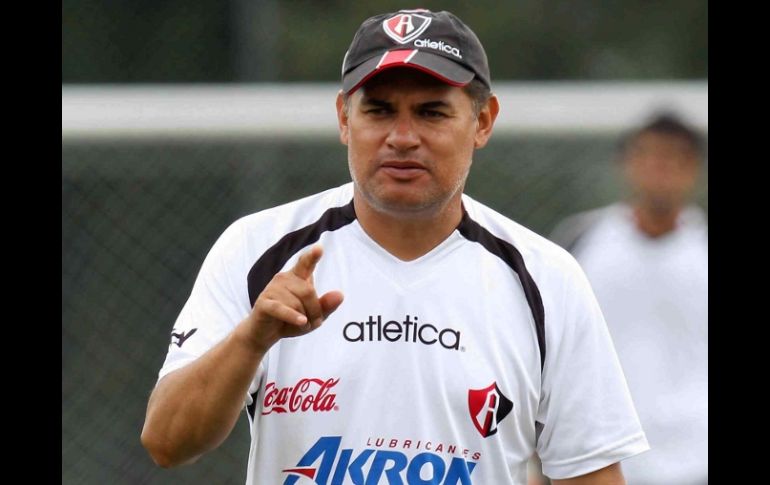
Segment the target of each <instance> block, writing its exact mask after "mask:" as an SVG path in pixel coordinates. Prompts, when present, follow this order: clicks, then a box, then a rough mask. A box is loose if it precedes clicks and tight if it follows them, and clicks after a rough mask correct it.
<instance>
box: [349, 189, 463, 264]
mask: <svg viewBox="0 0 770 485" xmlns="http://www.w3.org/2000/svg"><path fill="white" fill-rule="evenodd" d="M461 194H462V192H459V193H458V194H457V196H456V197H453V198H452V199H451V200H450V201H449V202H448V203H447V204H446V206H444V207H443V208H442V209H441V210H439V211H436V212H431V213H425V214H423V213H417V214H412V213H409V214H401V213H388V212H381V211H377V210H375V209H374V208H373V207H371V206H370V205H369V204H368V203H367V202H366V200H365V199H364V198H363V197H362V196H361V194H359V193H358V191H356V192H355V194H354V195H353V205H354V207H355V210H356V219H358V222H359V224H361V227H362V228H363V229H364V232H366V234H368V235H369V237H371V238H372V239H373V240H374V241H376V242H377V244H379V245H380V246H382V247H383V248H384V249H385V250H386V251H388V252H389V253H390V254H392V255H393V256H395V257H397V258H398V259H400V260H402V261H412V260H414V259H417V258H419V257H420V256H423V255H425V254H427V253H428V252H430V251H431V250H432V249H433V248H435V247H436V246H438V245H439V244H441V243H442V242H443V241H444V240H445V239H446V238H447V237H449V235H450V234H452V232H453V231H454V230H455V229H457V226H458V225H459V224H460V221H461V220H462V216H463V209H462V200H461V198H460V196H461Z"/></svg>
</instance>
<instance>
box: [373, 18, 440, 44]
mask: <svg viewBox="0 0 770 485" xmlns="http://www.w3.org/2000/svg"><path fill="white" fill-rule="evenodd" d="M430 20H431V19H430V17H425V16H424V15H418V14H416V13H400V14H398V15H395V16H393V17H391V18H389V19H387V20H385V21H384V22H382V28H383V29H384V30H385V33H386V34H388V37H390V38H391V39H393V40H395V41H396V42H398V43H399V44H406V43H407V42H410V41H412V40H414V39H416V38H417V36H419V35H420V34H422V33H423V32H425V29H427V28H428V25H430Z"/></svg>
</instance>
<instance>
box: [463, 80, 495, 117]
mask: <svg viewBox="0 0 770 485" xmlns="http://www.w3.org/2000/svg"><path fill="white" fill-rule="evenodd" d="M463 91H465V93H466V94H467V95H468V96H470V97H471V101H472V102H473V116H478V115H479V113H481V110H482V109H483V108H484V106H486V104H487V101H489V98H490V97H492V90H490V89H489V87H488V86H487V85H486V84H484V83H483V82H481V79H479V78H478V77H474V78H473V80H471V82H469V83H468V84H466V85H465V86H464V87H463Z"/></svg>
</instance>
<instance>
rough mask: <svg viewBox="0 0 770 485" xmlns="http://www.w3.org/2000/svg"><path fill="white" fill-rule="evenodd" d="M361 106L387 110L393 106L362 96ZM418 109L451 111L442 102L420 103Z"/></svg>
mask: <svg viewBox="0 0 770 485" xmlns="http://www.w3.org/2000/svg"><path fill="white" fill-rule="evenodd" d="M361 104H364V105H370V106H377V107H380V108H388V109H392V107H393V104H392V103H390V102H389V101H385V100H382V99H377V98H368V97H366V96H364V99H362V100H361ZM418 107H419V108H420V109H435V108H445V109H451V108H452V106H451V105H450V104H449V103H447V102H446V101H443V100H435V101H426V102H424V103H420V104H419V105H418Z"/></svg>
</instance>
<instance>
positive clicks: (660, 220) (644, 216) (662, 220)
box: [633, 204, 682, 238]
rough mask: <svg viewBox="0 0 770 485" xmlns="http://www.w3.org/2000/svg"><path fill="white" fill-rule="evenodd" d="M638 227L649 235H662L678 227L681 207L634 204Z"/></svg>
mask: <svg viewBox="0 0 770 485" xmlns="http://www.w3.org/2000/svg"><path fill="white" fill-rule="evenodd" d="M633 210H634V219H635V220H636V227H637V228H638V229H639V230H640V231H642V232H643V233H644V234H646V235H647V236H649V237H653V238H655V237H660V236H664V235H666V234H668V233H669V232H671V231H673V230H674V229H676V223H677V219H678V218H679V213H680V212H681V210H682V209H681V207H672V208H671V209H667V210H659V209H653V208H650V207H646V206H644V205H642V204H636V205H634V206H633Z"/></svg>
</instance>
